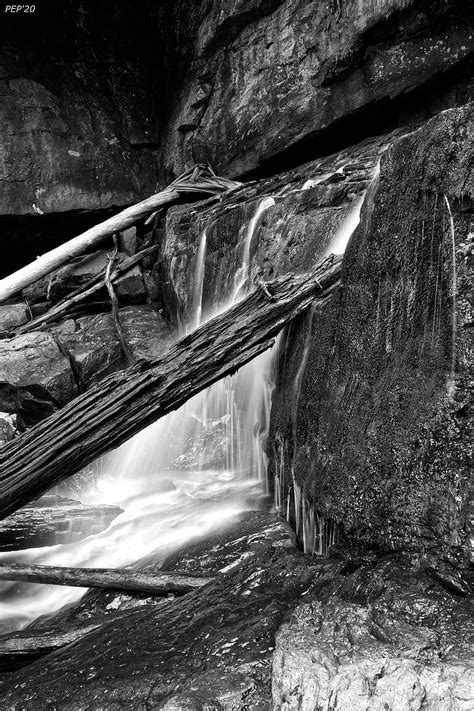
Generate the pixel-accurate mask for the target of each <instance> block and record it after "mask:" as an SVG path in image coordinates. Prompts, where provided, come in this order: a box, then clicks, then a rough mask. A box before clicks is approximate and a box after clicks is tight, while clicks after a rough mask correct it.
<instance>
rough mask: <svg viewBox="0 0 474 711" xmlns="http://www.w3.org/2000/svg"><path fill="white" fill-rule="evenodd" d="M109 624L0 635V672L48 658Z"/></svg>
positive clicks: (36, 629)
mask: <svg viewBox="0 0 474 711" xmlns="http://www.w3.org/2000/svg"><path fill="white" fill-rule="evenodd" d="M110 619H113V617H111V618H110ZM107 621H108V620H107V618H105V619H104V618H101V619H100V620H99V619H96V620H91V621H89V620H87V621H85V622H82V623H76V624H75V625H71V626H68V627H66V629H63V628H62V627H61V628H58V627H56V628H50V629H42V628H33V629H26V630H22V631H21V632H12V633H10V634H3V635H0V672H5V671H15V670H16V669H21V667H24V666H26V665H27V664H31V662H33V661H34V660H35V659H38V658H39V657H43V656H44V655H45V654H49V653H50V652H54V651H55V650H56V649H61V648H62V647H65V646H66V645H67V644H71V643H72V642H76V641H77V640H78V639H81V638H82V637H84V636H85V635H86V634H87V633H88V632H92V630H95V629H97V628H98V627H100V626H101V625H103V624H104V622H107Z"/></svg>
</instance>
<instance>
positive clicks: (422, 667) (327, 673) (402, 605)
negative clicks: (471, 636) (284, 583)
mask: <svg viewBox="0 0 474 711" xmlns="http://www.w3.org/2000/svg"><path fill="white" fill-rule="evenodd" d="M410 568H411V566H410V565H407V564H406V563H405V565H403V564H402V565H400V563H399V562H396V561H395V560H390V559H389V560H386V561H384V562H382V563H379V564H378V565H377V566H376V567H375V568H372V570H371V571H370V573H369V571H368V570H367V569H365V570H364V568H363V567H362V568H361V569H360V570H358V571H357V572H356V573H354V574H353V575H350V576H349V577H348V578H346V579H345V580H344V583H343V584H342V581H339V583H337V582H336V581H337V578H338V575H337V574H336V575H335V576H334V577H333V578H332V581H331V583H330V585H329V587H331V586H332V594H331V595H328V592H327V590H325V591H323V592H322V593H321V590H320V588H321V583H320V582H319V583H316V584H315V587H316V588H319V590H318V593H317V594H316V595H315V599H314V600H312V601H311V600H307V601H305V602H303V603H301V604H300V605H299V606H298V607H296V608H295V610H293V612H292V614H291V616H290V618H289V620H288V622H286V623H285V624H283V625H282V627H281V628H280V630H279V631H278V634H277V637H276V645H275V654H274V657H273V686H272V696H273V708H274V709H275V711H280V710H283V709H284V710H285V711H291V710H292V709H295V711H296V709H298V710H301V711H312V709H314V708H318V709H322V710H324V711H329V709H331V710H334V711H337V710H339V709H340V711H343V710H344V709H348V708H353V709H356V710H357V711H359V710H360V711H362V710H364V711H365V710H366V709H373V710H374V711H375V709H382V708H383V709H410V710H412V711H418V710H420V711H421V709H453V711H454V710H456V711H462V710H465V711H467V709H470V708H471V707H472V704H473V702H474V696H473V691H472V690H473V683H474V667H473V666H472V660H470V659H469V656H468V655H466V652H467V650H468V646H469V645H468V644H467V645H466V641H467V640H466V638H465V637H464V633H463V632H462V631H461V629H462V624H463V622H464V621H465V620H466V617H465V616H466V615H468V614H469V613H468V607H467V606H466V605H464V604H463V603H458V602H457V601H455V600H454V599H450V598H449V596H447V595H446V594H445V593H444V592H442V591H440V590H438V589H436V587H433V586H432V585H431V584H430V583H429V580H428V579H427V578H426V576H424V575H423V574H421V575H420V573H419V572H418V573H416V571H415V569H413V568H411V569H410ZM413 574H416V575H417V577H418V580H417V582H416V583H415V582H413V581H414V578H410V575H413ZM369 579H370V582H369ZM338 585H339V590H338V591H337V592H336V589H337V587H338ZM402 586H403V589H402ZM388 591H390V592H388ZM309 597H311V594H310V595H309ZM318 598H319V599H318ZM321 598H322V600H321ZM436 618H437V619H436ZM453 619H455V620H456V621H455V622H454V625H453ZM435 620H436V621H435ZM451 635H453V638H457V640H458V643H457V644H456V645H454V646H451V644H450V643H447V640H448V638H449V639H451Z"/></svg>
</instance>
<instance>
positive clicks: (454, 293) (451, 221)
mask: <svg viewBox="0 0 474 711" xmlns="http://www.w3.org/2000/svg"><path fill="white" fill-rule="evenodd" d="M444 201H445V203H446V208H447V210H448V215H449V230H450V235H451V259H452V265H453V267H452V269H453V271H452V286H451V288H452V314H451V341H452V343H451V371H450V374H449V379H448V395H449V397H453V395H454V391H455V388H456V320H457V319H456V298H457V291H458V277H457V268H456V234H455V231H454V219H453V213H452V210H451V205H450V202H449V200H448V198H447V196H446V195H445V196H444Z"/></svg>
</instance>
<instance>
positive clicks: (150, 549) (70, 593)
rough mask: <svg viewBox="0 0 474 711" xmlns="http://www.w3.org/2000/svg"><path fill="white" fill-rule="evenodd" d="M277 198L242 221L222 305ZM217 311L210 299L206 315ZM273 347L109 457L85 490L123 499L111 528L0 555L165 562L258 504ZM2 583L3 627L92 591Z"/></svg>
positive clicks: (202, 279)
mask: <svg viewBox="0 0 474 711" xmlns="http://www.w3.org/2000/svg"><path fill="white" fill-rule="evenodd" d="M272 205H274V201H273V199H272V198H265V199H264V200H263V201H262V202H261V203H260V204H258V206H257V209H256V211H255V213H254V214H253V216H252V218H251V219H250V220H249V222H248V224H246V225H243V226H242V229H241V231H240V239H239V241H238V244H237V246H236V248H235V251H236V254H235V255H234V256H235V259H234V260H233V261H234V263H240V266H239V267H238V268H237V269H236V271H235V274H234V275H233V278H230V279H229V280H228V282H229V293H228V294H227V295H223V294H218V295H216V300H218V302H219V303H221V304H222V303H224V305H223V306H222V307H219V309H218V311H219V312H221V311H224V310H225V309H226V308H228V307H229V306H230V305H232V304H233V303H235V302H236V301H238V300H239V299H240V298H242V297H243V296H244V294H245V293H246V292H247V291H248V290H249V289H250V267H251V248H252V242H253V240H254V238H255V236H256V233H257V229H258V227H259V224H260V220H261V217H262V215H263V213H264V212H266V210H268V209H269V208H270V207H272ZM206 249H207V234H206V230H204V232H203V233H202V235H201V239H200V241H199V244H198V249H197V253H196V261H195V269H194V284H193V285H191V289H192V294H193V305H192V309H191V313H190V314H187V324H188V325H187V326H186V328H188V329H191V328H193V327H196V326H198V325H199V324H200V323H202V313H203V293H204V287H205V283H206V274H205V271H206V270H205V267H206ZM230 276H231V277H232V275H230ZM215 313H216V311H214V312H213V313H212V312H210V311H209V309H208V314H207V318H210V317H211V316H213V315H215ZM274 350H275V349H274ZM274 350H273V351H267V352H265V353H263V354H262V355H260V356H259V357H258V358H256V359H254V360H253V361H252V362H251V363H249V364H248V365H246V366H245V367H244V368H242V369H241V370H240V371H239V372H238V373H237V374H236V375H235V376H233V377H231V378H226V379H224V380H222V381H220V382H218V383H215V384H214V385H213V386H211V387H210V388H208V389H207V390H206V391H204V392H202V393H199V394H198V395H196V396H195V397H194V398H192V399H191V400H190V401H189V402H188V403H186V404H185V405H184V406H183V407H181V408H180V409H179V410H178V411H176V412H174V413H172V414H170V415H169V416H167V417H165V418H163V419H162V420H159V421H158V422H156V423H155V424H154V425H152V426H150V427H148V428H147V429H145V430H143V431H142V432H141V433H139V434H138V435H136V436H135V437H133V438H132V439H131V440H130V441H129V442H127V443H126V444H124V445H123V446H122V447H120V448H119V449H117V450H115V451H114V452H112V453H110V454H109V455H108V456H106V457H104V458H103V459H102V460H101V470H102V471H103V472H105V473H104V474H102V475H101V477H100V478H99V481H98V484H97V486H95V487H94V488H91V490H90V492H89V493H88V494H86V495H85V496H83V497H82V500H83V501H84V502H85V503H107V504H118V505H120V506H121V507H122V508H123V509H124V513H123V514H122V515H120V516H119V517H118V518H117V519H115V521H114V522H113V523H112V525H111V526H110V527H109V528H108V529H107V530H106V531H104V532H102V533H100V534H98V535H96V536H91V537H89V538H87V539H85V540H83V541H78V542H77V543H72V544H69V545H60V546H54V547H49V548H42V549H31V550H28V551H22V552H20V553H18V552H15V553H4V554H0V562H7V561H10V562H12V561H16V562H35V563H41V564H48V565H63V566H74V567H123V566H127V565H133V564H134V563H135V562H136V561H138V560H140V559H141V558H143V557H146V556H149V555H151V554H153V558H154V560H156V561H158V562H159V561H161V560H163V559H164V558H165V557H166V556H167V555H169V554H170V553H171V552H172V551H174V550H176V549H177V548H178V547H180V546H182V545H183V543H185V542H186V541H188V540H190V539H191V538H193V537H196V536H199V535H202V534H204V533H206V532H207V531H211V530H216V529H217V528H219V527H221V526H223V525H225V524H226V523H228V522H230V521H231V520H232V519H233V518H234V517H235V516H236V515H237V514H238V513H239V512H241V511H243V510H245V509H249V508H255V506H256V505H258V499H259V497H261V496H262V494H264V493H266V491H267V480H266V474H267V455H266V453H265V451H264V447H265V440H266V437H267V435H268V428H269V418H270V407H271V396H272V391H273V359H274ZM0 589H1V590H4V593H3V595H0V632H1V631H6V630H9V629H15V628H16V629H18V628H21V627H24V626H25V625H27V624H28V623H29V622H31V621H32V620H33V619H35V618H36V617H38V616H39V615H41V614H44V613H49V612H52V611H54V610H56V609H58V608H60V607H62V606H63V605H65V604H67V603H70V602H73V601H75V600H77V599H78V598H79V597H81V596H82V595H83V594H84V592H85V591H84V590H83V589H80V588H67V587H60V586H46V585H30V584H20V585H15V586H12V585H10V584H8V583H5V584H3V587H2V588H0Z"/></svg>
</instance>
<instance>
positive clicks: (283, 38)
mask: <svg viewBox="0 0 474 711" xmlns="http://www.w3.org/2000/svg"><path fill="white" fill-rule="evenodd" d="M472 27H473V10H472V7H469V4H468V3H462V2H456V1H455V0H448V1H447V2H446V1H445V0H436V1H435V2H430V3H428V2H425V1H424V0H414V1H413V2H411V1H407V0H370V1H369V2H367V1H366V0H364V1H362V0H325V1H322V0H317V1H313V2H307V0H273V1H272V0H252V2H242V1H240V0H226V2H214V3H212V4H211V5H210V8H209V12H208V13H207V14H206V15H205V17H204V19H203V20H202V22H201V24H200V27H199V33H198V38H197V42H196V46H195V50H194V61H193V64H192V67H191V70H190V72H189V74H188V75H187V78H186V81H185V83H184V86H183V88H182V91H181V92H180V96H179V100H178V102H177V103H176V105H175V107H174V110H173V112H172V114H171V117H170V122H169V125H168V130H167V133H166V139H165V140H164V142H163V151H162V152H161V160H162V161H163V168H164V170H165V171H166V172H167V173H169V174H175V173H179V172H180V171H181V170H182V169H183V167H184V166H187V165H189V164H191V163H193V162H194V161H210V162H211V164H212V165H213V166H214V168H215V169H216V170H217V171H220V172H224V173H229V174H231V175H233V176H239V175H245V174H252V175H253V174H256V175H258V171H257V173H255V171H256V169H259V170H271V171H273V172H274V173H275V172H279V171H281V170H282V169H284V168H285V167H289V166H288V165H286V164H285V165H283V162H282V161H283V160H284V161H286V162H288V163H291V161H293V165H296V163H297V162H298V161H299V163H301V162H303V161H305V160H308V159H309V158H311V157H317V156H316V155H315V153H314V152H316V153H317V154H319V155H327V154H329V153H331V152H333V151H336V150H339V149H340V148H342V147H343V146H344V145H350V144H351V143H352V144H354V143H356V142H357V141H359V140H361V138H363V137H365V136H368V135H376V134H377V133H380V132H381V130H387V129H390V130H391V129H393V128H394V127H396V126H397V125H403V124H406V123H407V122H414V121H420V120H424V119H426V118H427V117H429V116H430V115H433V114H434V113H436V112H438V111H440V110H441V109H442V108H445V107H447V106H452V105H456V104H462V103H465V102H466V101H467V100H468V98H469V87H468V84H469V81H468V80H467V79H466V76H467V75H469V72H470V71H471V70H472V67H471V68H469V60H468V57H469V56H470V55H471V53H472V49H473V45H474V34H473V30H472ZM466 72H467V74H466ZM466 81H467V85H466ZM346 119H347V120H346ZM308 151H310V152H311V151H313V155H311V154H310V153H308Z"/></svg>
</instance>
